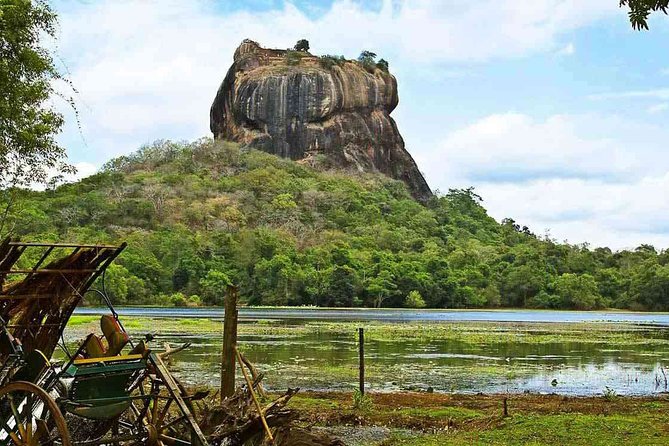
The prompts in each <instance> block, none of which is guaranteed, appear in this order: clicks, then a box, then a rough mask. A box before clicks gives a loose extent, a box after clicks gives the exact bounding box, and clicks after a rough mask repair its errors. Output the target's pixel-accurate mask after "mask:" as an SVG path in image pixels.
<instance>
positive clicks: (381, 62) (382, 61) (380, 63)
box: [376, 59, 388, 73]
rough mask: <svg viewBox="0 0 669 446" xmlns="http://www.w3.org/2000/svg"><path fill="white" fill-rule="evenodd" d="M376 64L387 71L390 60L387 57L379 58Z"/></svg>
mask: <svg viewBox="0 0 669 446" xmlns="http://www.w3.org/2000/svg"><path fill="white" fill-rule="evenodd" d="M376 66H377V67H378V68H380V69H381V70H383V71H385V72H386V73H387V72H388V61H387V60H386V59H379V61H378V62H377V63H376Z"/></svg>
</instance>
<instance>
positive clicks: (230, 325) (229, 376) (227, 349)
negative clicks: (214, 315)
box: [221, 286, 237, 401]
mask: <svg viewBox="0 0 669 446" xmlns="http://www.w3.org/2000/svg"><path fill="white" fill-rule="evenodd" d="M224 317H225V319H224V323H223V351H222V352H221V401H223V400H224V399H225V398H227V397H229V396H232V394H233V393H235V369H236V367H235V363H236V358H235V357H236V354H235V350H236V348H237V288H236V287H234V286H229V287H228V292H227V294H226V296H225V316H224Z"/></svg>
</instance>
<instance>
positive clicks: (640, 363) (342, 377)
mask: <svg viewBox="0 0 669 446" xmlns="http://www.w3.org/2000/svg"><path fill="white" fill-rule="evenodd" d="M104 312H105V311H104V310H100V309H90V308H84V309H80V310H78V311H77V313H78V314H101V313H104ZM119 313H121V315H122V316H125V317H126V318H128V317H132V316H143V317H160V318H170V319H172V318H207V319H220V318H221V317H222V311H219V310H215V309H214V310H212V309H171V308H170V309H157V308H122V309H120V310H119ZM240 319H241V321H242V323H243V324H254V323H256V321H258V320H262V321H264V322H265V323H267V321H270V324H269V326H270V327H271V326H272V325H275V324H280V325H281V326H282V327H286V326H288V327H292V326H294V327H299V326H300V325H302V324H305V323H311V322H313V321H327V322H329V323H336V322H337V321H383V322H385V323H397V324H402V323H407V322H408V323H416V322H426V323H431V324H435V323H436V324H439V323H440V322H441V323H451V322H452V321H461V322H462V323H463V324H468V323H471V324H476V323H479V322H477V321H487V322H488V323H489V322H490V321H493V322H497V321H498V322H499V324H495V325H494V326H495V327H497V328H496V329H498V330H501V331H504V330H512V331H514V332H517V331H519V330H520V331H522V330H524V328H523V327H525V326H527V327H532V328H531V330H533V331H535V330H536V329H537V327H541V330H542V331H543V332H545V333H548V334H550V333H551V327H552V326H557V324H558V323H559V324H565V323H567V324H570V325H571V324H573V325H574V326H575V327H577V326H583V324H582V322H598V323H599V322H607V323H609V324H610V323H614V324H620V326H623V325H624V326H625V327H627V329H629V328H630V327H632V329H634V330H638V332H641V333H643V334H644V336H647V337H648V338H649V339H654V340H655V341H656V342H649V343H646V342H639V343H638V344H631V345H630V344H629V343H621V345H616V344H615V342H599V343H593V342H587V341H585V340H584V341H583V342H580V341H579V340H578V338H577V340H576V341H574V340H573V338H572V340H570V341H561V340H560V336H559V335H557V334H556V336H555V338H556V339H555V342H552V340H551V342H548V343H546V342H543V343H533V342H529V341H528V342H525V341H524V340H523V339H524V338H523V337H519V338H518V340H510V341H508V342H494V343H485V342H483V343H479V344H477V343H471V342H462V341H455V340H441V339H421V338H420V336H417V337H416V338H415V339H413V338H409V339H401V340H393V339H387V338H386V339H375V338H374V337H373V336H372V337H368V338H367V339H366V343H365V350H366V360H367V386H368V388H370V389H371V390H376V391H396V390H428V389H432V390H434V391H436V392H462V393H476V392H484V393H499V392H512V393H522V392H533V393H558V394H565V395H596V394H602V393H603V392H604V391H605V389H606V388H609V389H612V390H613V391H614V392H615V393H616V394H620V395H647V394H656V393H661V392H666V391H667V390H668V389H667V380H666V375H665V369H664V367H665V365H669V340H668V341H666V342H665V341H664V340H665V339H669V315H668V314H655V313H616V312H550V311H404V310H319V309H305V310H302V309H242V310H240ZM467 321H469V322H467ZM158 325H159V324H158ZM615 326H616V325H614V327H615ZM157 329H158V331H159V333H160V336H159V339H158V340H157V342H158V344H159V345H162V344H163V343H164V342H168V343H170V344H172V345H178V344H181V343H184V342H191V343H192V346H191V347H190V348H189V349H188V350H186V351H184V352H181V353H180V354H179V355H178V356H177V357H175V358H173V359H172V360H171V364H170V366H171V368H172V370H173V371H174V372H175V374H176V375H177V376H178V377H180V378H181V379H182V380H183V381H185V382H187V383H189V384H198V385H216V384H217V383H218V382H219V375H218V373H219V370H220V366H219V364H220V362H219V360H220V359H219V358H220V349H221V343H222V339H221V331H218V332H216V333H205V334H188V333H180V332H164V331H161V330H160V328H159V326H158V327H157ZM528 329H529V328H528ZM240 331H242V333H243V331H244V330H240ZM138 334H139V333H138ZM583 335H584V336H587V330H586V331H584V333H583ZM511 339H512V338H511ZM658 339H660V342H657V340H658ZM71 342H74V341H73V340H71ZM239 345H240V349H241V350H243V351H244V353H245V354H246V356H247V357H248V358H249V359H250V360H251V361H252V362H253V363H254V364H255V365H256V366H257V367H258V368H259V369H260V370H261V371H263V372H264V373H265V380H264V382H265V383H266V385H267V387H269V388H270V389H285V388H286V387H289V386H290V387H300V388H302V389H314V390H346V391H350V390H352V389H353V388H355V387H356V385H357V376H358V368H357V366H358V362H357V361H358V354H357V343H356V339H355V333H354V332H351V333H350V334H349V333H343V334H342V333H340V332H328V331H327V330H319V331H318V332H313V333H311V332H309V333H306V334H305V332H304V331H302V330H295V333H294V334H291V331H290V330H281V334H276V333H272V330H271V329H268V330H263V334H253V335H250V334H242V335H240V337H239ZM666 373H669V371H666Z"/></svg>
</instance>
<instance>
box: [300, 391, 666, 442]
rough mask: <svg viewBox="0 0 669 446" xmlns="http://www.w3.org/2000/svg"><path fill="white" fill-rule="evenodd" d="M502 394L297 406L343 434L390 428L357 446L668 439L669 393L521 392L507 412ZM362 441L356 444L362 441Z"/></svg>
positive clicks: (338, 398)
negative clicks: (564, 394) (352, 428)
mask: <svg viewBox="0 0 669 446" xmlns="http://www.w3.org/2000/svg"><path fill="white" fill-rule="evenodd" d="M503 399H504V395H439V394H424V393H393V394H371V395H370V402H369V405H368V407H367V408H366V409H363V410H361V409H354V408H353V405H354V403H353V398H352V396H351V395H350V394H349V395H347V394H342V393H306V394H298V396H296V397H295V398H294V399H293V401H292V402H291V405H292V407H293V408H295V409H298V410H299V412H300V414H301V421H302V422H304V423H307V424H316V425H319V426H323V427H326V428H331V429H333V431H335V432H336V431H337V430H338V427H340V426H343V425H349V426H355V427H356V429H357V430H358V431H360V432H364V431H365V430H366V429H369V428H371V427H382V428H384V430H383V432H384V435H383V436H379V438H376V439H375V440H373V441H372V440H370V439H368V438H367V439H365V438H362V439H360V438H358V439H357V440H355V439H349V442H351V441H352V442H353V444H367V445H373V444H375V445H380V446H418V445H421V446H437V445H439V446H441V445H472V444H477V445H478V444H487V445H535V446H539V445H551V446H553V445H567V444H569V445H614V444H633V445H660V444H667V442H669V420H668V419H667V417H666V416H665V414H666V412H667V410H668V409H669V399H667V397H666V396H662V397H655V398H622V397H608V398H607V397H589V398H567V397H562V396H557V395H543V396H542V395H517V396H513V397H510V398H509V400H508V408H509V416H508V417H504V416H503V412H502V404H503ZM356 441H357V442H358V443H356Z"/></svg>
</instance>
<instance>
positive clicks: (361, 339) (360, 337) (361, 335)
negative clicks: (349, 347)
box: [358, 327, 365, 395]
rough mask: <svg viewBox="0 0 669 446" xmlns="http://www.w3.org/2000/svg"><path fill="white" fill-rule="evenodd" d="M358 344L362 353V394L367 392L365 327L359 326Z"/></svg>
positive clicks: (360, 366)
mask: <svg viewBox="0 0 669 446" xmlns="http://www.w3.org/2000/svg"><path fill="white" fill-rule="evenodd" d="M358 345H359V353H360V364H359V368H360V395H364V394H365V329H364V328H362V327H360V328H358Z"/></svg>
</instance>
